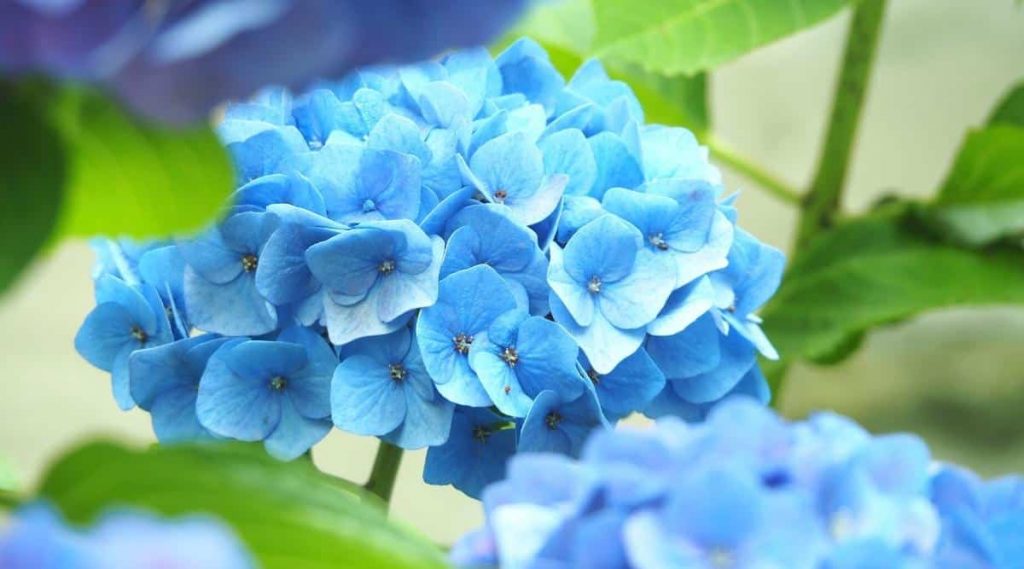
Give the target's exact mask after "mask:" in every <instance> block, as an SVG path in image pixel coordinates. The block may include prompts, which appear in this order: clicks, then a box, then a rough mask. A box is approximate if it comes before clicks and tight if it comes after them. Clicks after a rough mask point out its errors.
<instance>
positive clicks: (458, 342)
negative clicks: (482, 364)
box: [452, 332, 473, 355]
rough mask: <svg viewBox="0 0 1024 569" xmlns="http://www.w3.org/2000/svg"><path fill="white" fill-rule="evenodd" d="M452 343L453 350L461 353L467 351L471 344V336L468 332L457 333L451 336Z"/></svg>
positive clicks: (466, 352)
mask: <svg viewBox="0 0 1024 569" xmlns="http://www.w3.org/2000/svg"><path fill="white" fill-rule="evenodd" d="M452 344H453V345H454V346H455V351H456V352H459V353H460V354H462V355H466V354H468V353H469V348H470V346H472V345H473V337H472V336H470V335H469V334H463V333H462V332H460V333H458V334H457V335H456V336H455V337H454V338H452Z"/></svg>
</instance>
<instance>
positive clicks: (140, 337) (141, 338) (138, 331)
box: [132, 326, 149, 344]
mask: <svg viewBox="0 0 1024 569" xmlns="http://www.w3.org/2000/svg"><path fill="white" fill-rule="evenodd" d="M132 338H135V339H136V340H137V341H138V342H139V343H140V344H145V343H146V340H149V335H148V334H146V331H145V330H143V329H142V328H139V327H138V326H132Z"/></svg>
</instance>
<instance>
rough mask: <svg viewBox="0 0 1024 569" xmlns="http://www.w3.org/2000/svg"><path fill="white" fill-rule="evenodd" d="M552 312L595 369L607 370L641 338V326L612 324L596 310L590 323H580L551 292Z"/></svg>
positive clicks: (627, 354)
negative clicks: (636, 327)
mask: <svg viewBox="0 0 1024 569" xmlns="http://www.w3.org/2000/svg"><path fill="white" fill-rule="evenodd" d="M550 300H551V313H552V315H553V316H554V318H555V322H558V323H559V324H560V325H561V326H562V327H563V328H565V329H566V331H568V332H569V335H570V336H572V337H573V339H574V340H576V343H577V344H579V346H580V349H582V350H583V352H584V353H585V354H586V355H587V359H589V360H590V363H591V364H592V365H593V366H594V369H595V370H597V372H598V373H609V372H610V371H612V370H613V369H615V366H617V365H619V362H621V361H622V360H624V359H626V358H627V357H629V356H630V354H632V353H633V352H635V351H637V349H639V348H640V346H641V345H642V344H643V342H644V336H645V333H644V329H643V328H638V329H635V330H623V329H620V328H616V327H615V326H612V325H611V323H610V322H608V320H607V319H606V318H605V317H604V316H603V315H601V313H595V315H594V320H593V322H591V323H590V325H589V326H580V325H579V324H577V323H576V321H575V320H573V318H572V316H571V315H570V314H569V312H568V311H567V310H566V309H565V306H564V305H563V304H562V302H561V301H560V300H558V297H557V296H555V295H551V298H550Z"/></svg>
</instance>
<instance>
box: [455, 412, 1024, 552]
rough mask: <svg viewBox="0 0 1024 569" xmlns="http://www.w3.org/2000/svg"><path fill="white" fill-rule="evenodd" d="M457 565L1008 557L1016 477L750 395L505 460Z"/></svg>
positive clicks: (1018, 544) (1016, 538)
mask: <svg viewBox="0 0 1024 569" xmlns="http://www.w3.org/2000/svg"><path fill="white" fill-rule="evenodd" d="M483 505H484V508H485V510H486V513H487V522H486V525H485V527H483V528H482V529H480V530H477V531H475V532H473V533H470V534H468V535H467V536H465V537H464V538H463V539H462V540H461V541H460V542H459V544H458V545H457V546H456V547H455V548H454V550H453V558H454V560H455V562H456V563H457V564H458V565H460V566H464V567H503V568H517V567H608V568H612V567H636V568H645V569H646V568H652V569H653V568H673V569H675V568H679V569H685V568H726V567H780V568H781V567H785V568H793V569H801V568H863V567H892V568H896V567H900V568H915V567H920V568H922V569H923V568H925V567H929V568H950V569H952V568H958V569H965V568H979V569H980V568H983V567H984V568H1009V567H1017V566H1019V560H1020V559H1021V554H1022V553H1024V479H1021V478H1019V477H1010V478H1004V479H999V480H994V481H991V482H984V481H981V480H980V479H979V478H977V477H976V476H975V475H974V474H972V473H970V472H968V471H966V470H962V469H959V468H957V467H953V466H949V465H943V464H937V463H933V462H932V461H931V459H930V456H929V452H928V448H927V447H926V446H925V444H924V443H923V442H922V441H921V440H920V439H918V438H916V437H914V436H910V435H885V436H877V437H873V436H871V435H870V434H869V433H867V432H866V431H864V430H863V429H862V428H860V427H859V426H858V425H856V424H855V423H853V422H852V421H850V420H848V419H845V418H843V417H840V416H837V415H834V414H830V413H825V414H820V415H816V416H813V417H811V418H810V419H809V420H807V421H805V422H799V423H786V422H784V421H782V420H781V419H780V418H779V417H778V416H776V415H775V414H773V413H772V412H771V411H769V410H767V409H766V408H764V407H763V406H761V405H759V404H755V403H753V402H751V401H750V400H749V399H748V398H745V397H736V398H732V399H731V400H730V401H727V402H725V403H723V404H722V405H719V406H717V407H716V408H715V409H714V410H712V411H711V412H710V414H709V416H708V418H707V421H706V422H704V423H702V424H699V425H689V424H687V423H684V422H682V421H679V420H676V419H672V418H666V419H662V420H660V421H659V422H658V424H657V425H656V426H655V427H653V428H650V429H646V430H619V431H607V432H602V433H598V434H595V435H594V436H593V437H592V438H591V439H590V440H589V441H588V442H587V444H586V446H585V448H584V451H583V457H582V459H581V460H579V461H574V460H571V459H569V458H567V457H565V456H560V455H553V454H541V453H538V454H529V455H522V456H517V457H515V458H513V459H512V461H511V462H510V466H509V472H508V478H507V479H505V480H503V481H501V482H498V483H495V484H493V485H491V486H489V487H487V489H486V490H485V491H484V493H483Z"/></svg>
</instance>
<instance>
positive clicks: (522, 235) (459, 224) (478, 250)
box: [441, 205, 548, 315]
mask: <svg viewBox="0 0 1024 569" xmlns="http://www.w3.org/2000/svg"><path fill="white" fill-rule="evenodd" d="M452 224H453V225H455V226H456V227H455V230H454V231H452V233H451V235H450V236H449V237H448V242H447V248H446V250H445V256H444V263H442V264H441V277H442V278H444V277H447V276H448V275H450V274H452V273H455V272H457V271H461V270H463V269H468V268H470V267H473V266H476V265H481V264H483V265H487V266H489V267H491V268H493V269H494V270H495V271H497V272H498V274H500V275H501V276H502V277H504V278H505V280H506V281H507V282H508V283H509V286H511V287H513V288H516V289H521V290H519V291H518V292H517V293H516V294H517V296H518V297H519V298H524V299H526V301H527V305H528V306H529V309H530V313H531V314H536V315H545V314H547V312H548V285H547V282H546V278H547V270H548V261H547V258H545V257H544V253H543V252H541V250H540V248H539V247H538V246H537V236H536V235H535V234H534V233H533V232H531V231H530V230H529V229H528V228H526V227H524V226H522V225H520V224H519V223H517V222H516V221H514V220H513V219H512V218H510V217H509V216H507V215H505V214H504V212H503V211H502V210H501V209H499V208H496V207H495V206H488V205H475V206H470V207H468V208H466V209H464V210H462V211H461V212H459V213H458V214H457V215H456V216H455V217H454V219H453V221H452Z"/></svg>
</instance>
